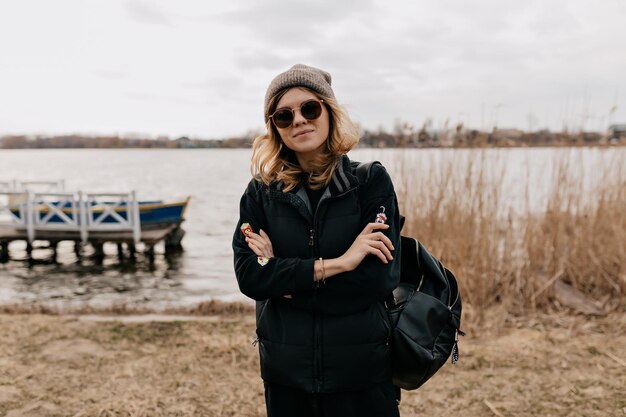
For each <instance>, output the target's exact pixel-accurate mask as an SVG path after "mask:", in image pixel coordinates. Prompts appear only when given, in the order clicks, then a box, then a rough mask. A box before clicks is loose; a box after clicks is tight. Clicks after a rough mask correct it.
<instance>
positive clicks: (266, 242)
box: [246, 229, 274, 258]
mask: <svg viewBox="0 0 626 417" xmlns="http://www.w3.org/2000/svg"><path fill="white" fill-rule="evenodd" d="M246 243H248V247H250V249H252V252H254V253H255V254H256V255H257V256H265V257H266V258H273V257H274V250H273V249H272V242H271V241H270V237H269V236H268V235H267V233H265V232H264V231H263V229H261V230H259V234H256V233H254V232H250V233H248V236H247V237H246Z"/></svg>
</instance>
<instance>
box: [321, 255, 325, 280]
mask: <svg viewBox="0 0 626 417" xmlns="http://www.w3.org/2000/svg"><path fill="white" fill-rule="evenodd" d="M320 263H321V264H322V283H323V284H324V285H326V271H324V259H323V258H322V257H321V256H320Z"/></svg>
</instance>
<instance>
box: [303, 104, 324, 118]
mask: <svg viewBox="0 0 626 417" xmlns="http://www.w3.org/2000/svg"><path fill="white" fill-rule="evenodd" d="M300 111H301V112H302V116H303V117H304V118H305V119H307V120H315V119H317V118H318V117H320V116H321V115H322V105H321V104H320V102H319V101H308V102H306V103H304V104H303V105H302V107H301V108H300Z"/></svg>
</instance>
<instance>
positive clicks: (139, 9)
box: [124, 0, 171, 26]
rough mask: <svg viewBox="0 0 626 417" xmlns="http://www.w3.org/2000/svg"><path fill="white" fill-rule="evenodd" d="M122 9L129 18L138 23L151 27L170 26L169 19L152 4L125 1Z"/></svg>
mask: <svg viewBox="0 0 626 417" xmlns="http://www.w3.org/2000/svg"><path fill="white" fill-rule="evenodd" d="M124 7H125V8H126V11H127V12H128V14H129V15H130V17H131V18H132V19H134V20H136V21H138V22H141V23H146V24H151V25H166V26H169V25H171V19H170V18H169V17H168V15H167V14H166V13H165V12H163V11H162V10H161V9H159V8H158V7H156V6H155V5H154V4H153V3H147V2H146V1H144V0H126V1H124Z"/></svg>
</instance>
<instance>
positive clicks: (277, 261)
mask: <svg viewBox="0 0 626 417" xmlns="http://www.w3.org/2000/svg"><path fill="white" fill-rule="evenodd" d="M261 192H262V190H261V186H260V185H259V184H258V183H257V182H256V181H255V180H254V179H253V180H252V181H250V183H249V184H248V188H247V189H246V191H245V193H244V194H243V196H242V197H241V202H240V206H239V221H238V222H237V228H236V229H235V233H234V235H233V253H234V263H235V275H236V277H237V283H238V284H239V289H240V291H241V292H242V293H243V294H244V295H246V296H248V297H250V298H252V299H254V300H257V301H260V300H266V299H268V298H272V297H280V296H283V295H287V294H295V293H298V292H299V291H306V290H312V289H313V288H314V281H313V276H314V270H313V265H314V262H315V259H313V258H311V259H299V258H277V257H274V258H270V259H269V260H267V263H266V264H265V260H263V259H259V257H258V256H257V255H256V254H255V253H254V252H253V251H252V249H250V248H249V246H248V244H247V243H246V241H245V236H244V234H243V232H242V231H241V225H242V224H243V223H249V224H250V226H251V227H252V230H253V231H254V232H255V233H258V232H259V229H264V230H267V228H266V220H265V215H264V212H263V207H262V205H261V204H262V200H261V198H260V193H261Z"/></svg>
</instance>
